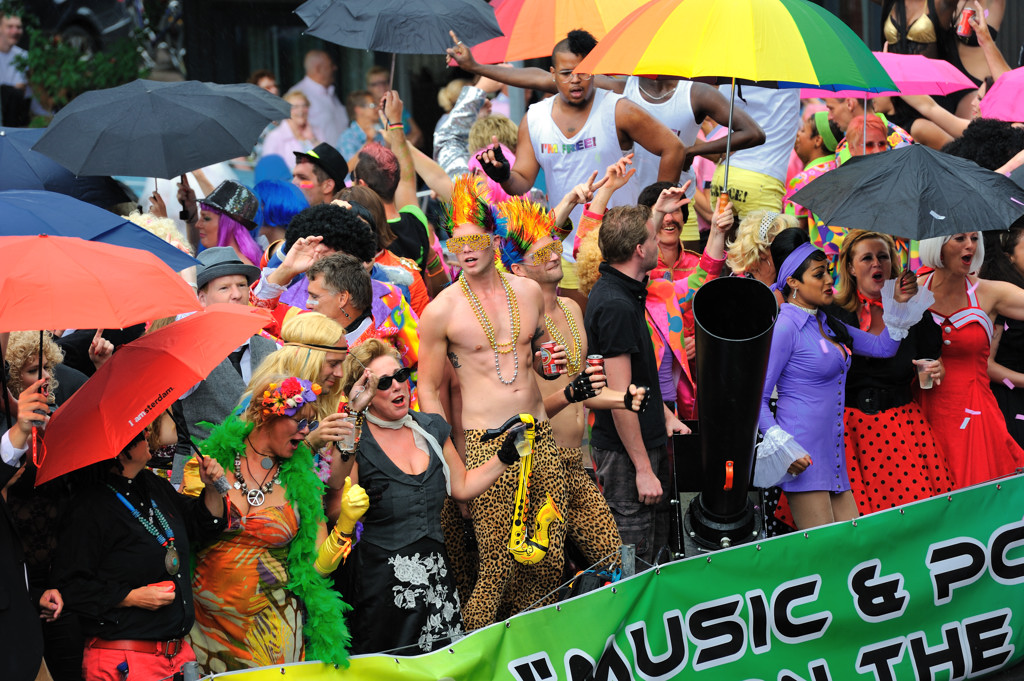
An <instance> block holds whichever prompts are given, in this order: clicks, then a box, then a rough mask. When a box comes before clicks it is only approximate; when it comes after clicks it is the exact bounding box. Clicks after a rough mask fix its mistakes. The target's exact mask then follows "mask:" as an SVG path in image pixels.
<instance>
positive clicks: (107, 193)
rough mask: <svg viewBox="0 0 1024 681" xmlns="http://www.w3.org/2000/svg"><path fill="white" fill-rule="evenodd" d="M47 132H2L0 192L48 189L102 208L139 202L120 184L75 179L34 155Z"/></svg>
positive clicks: (16, 130) (1, 130)
mask: <svg viewBox="0 0 1024 681" xmlns="http://www.w3.org/2000/svg"><path fill="white" fill-rule="evenodd" d="M44 132H46V131H45V130H44V129H43V128H0V191H7V190H9V189H45V190H46V191H50V192H56V193H58V194H64V195H65V196H70V197H73V198H76V199H78V200H79V201H85V202H86V203H91V204H92V205H94V206H99V207H100V208H111V207H112V206H116V205H117V204H119V203H126V202H132V203H134V202H135V200H136V198H135V196H134V195H133V194H129V192H127V191H126V190H125V187H124V185H122V184H121V183H120V182H118V181H117V180H114V179H112V178H110V177H85V176H83V177H75V175H74V173H72V172H71V171H70V170H68V169H67V168H65V167H64V166H62V165H61V164H59V163H57V162H55V161H53V160H52V159H49V158H47V157H46V156H43V155H42V154H40V153H39V152H38V151H33V150H32V145H33V144H35V143H36V142H38V141H39V138H40V137H42V135H43V133H44Z"/></svg>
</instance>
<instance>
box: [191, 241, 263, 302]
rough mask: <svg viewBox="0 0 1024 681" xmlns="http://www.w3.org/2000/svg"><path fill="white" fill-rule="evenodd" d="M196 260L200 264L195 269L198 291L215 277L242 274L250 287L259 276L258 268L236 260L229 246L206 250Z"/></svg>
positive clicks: (236, 256)
mask: <svg viewBox="0 0 1024 681" xmlns="http://www.w3.org/2000/svg"><path fill="white" fill-rule="evenodd" d="M197 258H198V260H199V263H200V264H199V266H198V267H197V268H196V289H197V290H200V291H201V290H203V287H204V286H206V285H207V284H209V283H210V282H211V281H213V280H214V279H216V278H217V277H228V276H231V275H232V274H242V275H245V281H246V283H248V284H249V286H252V283H253V282H254V281H256V280H257V279H258V278H259V276H260V268H258V267H256V266H255V265H246V264H245V263H243V262H242V261H241V260H239V259H238V254H237V253H235V249H233V248H231V247H229V246H216V247H214V248H207V249H206V250H205V251H203V252H202V253H200V254H199V255H198V256H197Z"/></svg>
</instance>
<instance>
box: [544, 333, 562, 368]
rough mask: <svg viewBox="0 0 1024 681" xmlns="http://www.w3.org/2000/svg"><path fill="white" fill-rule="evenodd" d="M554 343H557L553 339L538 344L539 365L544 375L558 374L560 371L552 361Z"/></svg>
mask: <svg viewBox="0 0 1024 681" xmlns="http://www.w3.org/2000/svg"><path fill="white" fill-rule="evenodd" d="M556 345H558V343H556V342H555V341H545V342H543V343H541V344H540V366H541V369H543V371H544V375H545V376H558V375H559V374H560V373H561V372H560V371H559V370H558V365H557V364H555V361H554V356H555V346H556Z"/></svg>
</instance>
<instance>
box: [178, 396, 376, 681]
mask: <svg viewBox="0 0 1024 681" xmlns="http://www.w3.org/2000/svg"><path fill="white" fill-rule="evenodd" d="M322 394H323V389H322V388H321V387H320V385H319V384H317V383H314V382H312V381H308V380H305V379H300V378H296V377H294V376H291V377H289V376H271V377H270V378H268V379H264V380H261V381H259V382H258V383H255V382H254V383H253V384H252V395H253V397H252V399H251V400H250V401H249V404H248V406H246V407H245V408H244V410H242V411H241V413H239V414H237V415H236V414H232V415H231V416H228V418H227V419H226V420H225V421H224V423H222V424H220V425H218V426H216V427H215V428H214V429H213V430H212V431H211V432H210V437H209V438H207V439H206V440H205V441H204V442H203V443H202V444H201V445H200V449H201V451H202V453H203V455H205V456H206V457H209V458H213V459H215V460H216V461H217V462H219V463H220V465H221V466H223V467H224V470H225V471H227V473H226V477H227V479H228V482H229V483H230V484H231V487H230V488H229V490H228V492H227V494H226V499H227V507H228V510H227V528H226V529H225V530H224V532H223V534H221V536H220V538H219V539H218V541H216V542H215V543H213V544H211V545H209V546H207V547H205V548H202V549H201V550H200V551H199V553H198V555H197V557H196V566H195V572H194V575H193V578H192V591H193V594H194V596H195V610H196V621H195V626H194V627H193V628H192V632H191V634H190V636H189V638H190V642H191V644H192V647H193V649H194V650H195V653H196V660H197V661H198V662H199V665H200V666H201V667H202V669H203V673H204V674H216V673H220V672H225V671H233V670H238V669H247V668H251V667H260V666H267V665H275V664H283V663H288V662H298V661H300V660H303V659H305V658H309V659H315V660H323V661H325V662H329V663H333V664H341V663H343V662H344V661H345V660H346V658H347V653H346V650H345V641H346V640H347V639H348V632H347V629H346V627H345V621H344V617H343V615H342V612H343V610H344V609H345V605H344V603H342V602H341V599H340V598H339V596H338V594H337V593H336V592H334V591H332V590H331V588H330V582H329V581H328V580H327V579H326V575H328V574H330V573H331V572H333V571H334V569H335V568H336V567H337V566H338V563H339V562H340V561H341V560H342V559H343V558H344V557H346V556H347V555H348V552H349V551H350V550H351V548H352V545H353V544H354V543H355V542H356V541H357V540H358V536H357V535H356V533H355V529H356V522H357V521H358V520H359V518H360V517H361V516H362V514H363V513H364V512H365V511H366V508H367V505H368V504H369V501H368V500H367V497H366V493H365V492H363V490H362V488H360V487H359V486H358V485H351V484H350V483H347V484H346V485H345V492H344V495H343V498H342V503H341V517H340V518H339V520H338V523H337V524H336V525H335V527H334V529H333V531H331V533H330V534H328V531H327V523H326V519H325V517H324V512H323V483H321V482H320V480H319V479H318V478H317V476H316V473H315V472H314V471H313V457H312V453H311V452H310V449H309V447H308V446H307V445H306V442H305V441H306V439H307V438H308V437H309V434H310V432H311V431H314V430H316V428H317V426H318V425H319V423H318V422H317V420H316V419H317V412H316V403H317V401H318V400H319V399H320V396H321V395H322Z"/></svg>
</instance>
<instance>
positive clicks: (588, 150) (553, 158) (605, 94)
mask: <svg viewBox="0 0 1024 681" xmlns="http://www.w3.org/2000/svg"><path fill="white" fill-rule="evenodd" d="M556 97H557V95H556ZM621 98H622V95H617V94H614V93H611V92H609V91H607V90H602V89H600V88H595V92H594V102H593V104H592V105H591V107H590V116H588V117H587V122H586V123H584V124H583V127H582V128H580V129H579V130H578V131H577V132H576V134H575V135H573V136H572V137H566V136H565V135H563V134H562V131H561V130H559V129H558V126H557V125H555V121H554V120H553V119H552V118H551V107H552V105H553V104H554V101H555V97H548V98H547V99H545V100H543V101H541V102H537V103H536V104H533V105H531V106H530V108H529V109H527V111H526V123H527V125H528V126H529V128H530V144H531V145H532V146H533V155H534V156H535V157H536V158H537V163H538V164H539V165H540V167H541V168H542V169H543V170H544V181H545V182H546V183H547V190H548V206H549V207H551V208H554V207H555V206H557V205H558V202H559V201H561V200H562V197H564V196H565V195H566V194H568V193H569V190H571V189H572V188H573V187H575V186H576V185H578V184H580V183H581V182H586V181H587V179H588V178H589V177H590V174H591V173H593V172H594V171H595V170H596V171H598V175H597V176H598V178H599V179H600V178H601V177H602V176H603V175H604V171H605V169H606V168H607V167H608V166H610V165H611V164H612V163H614V162H615V161H617V160H619V159H620V158H621V157H622V156H623V155H625V154H627V153H629V152H630V151H632V150H631V149H629V150H626V151H623V150H622V149H621V148H620V147H619V133H618V129H617V128H616V127H615V105H616V103H617V102H618V101H619V100H620V99H621ZM635 180H636V178H635V177H634V178H633V179H632V180H630V181H629V182H628V183H627V184H626V186H625V187H622V188H621V189H619V190H618V191H617V192H615V194H613V195H612V200H611V203H610V204H609V206H608V207H609V208H611V207H613V206H629V205H632V204H635V203H636V198H637V196H639V195H640V190H641V189H642V188H643V187H642V186H641V185H640V184H639V183H637V182H635ZM582 215H583V206H576V208H575V209H573V211H572V222H573V230H572V233H571V234H570V235H569V236H568V237H567V240H566V243H567V245H569V248H567V249H566V250H565V251H564V252H563V253H564V255H565V257H566V258H567V259H569V260H572V259H573V258H572V247H571V244H572V243H573V240H574V239H575V238H576V227H577V226H578V225H579V223H580V217H581V216H582Z"/></svg>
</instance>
